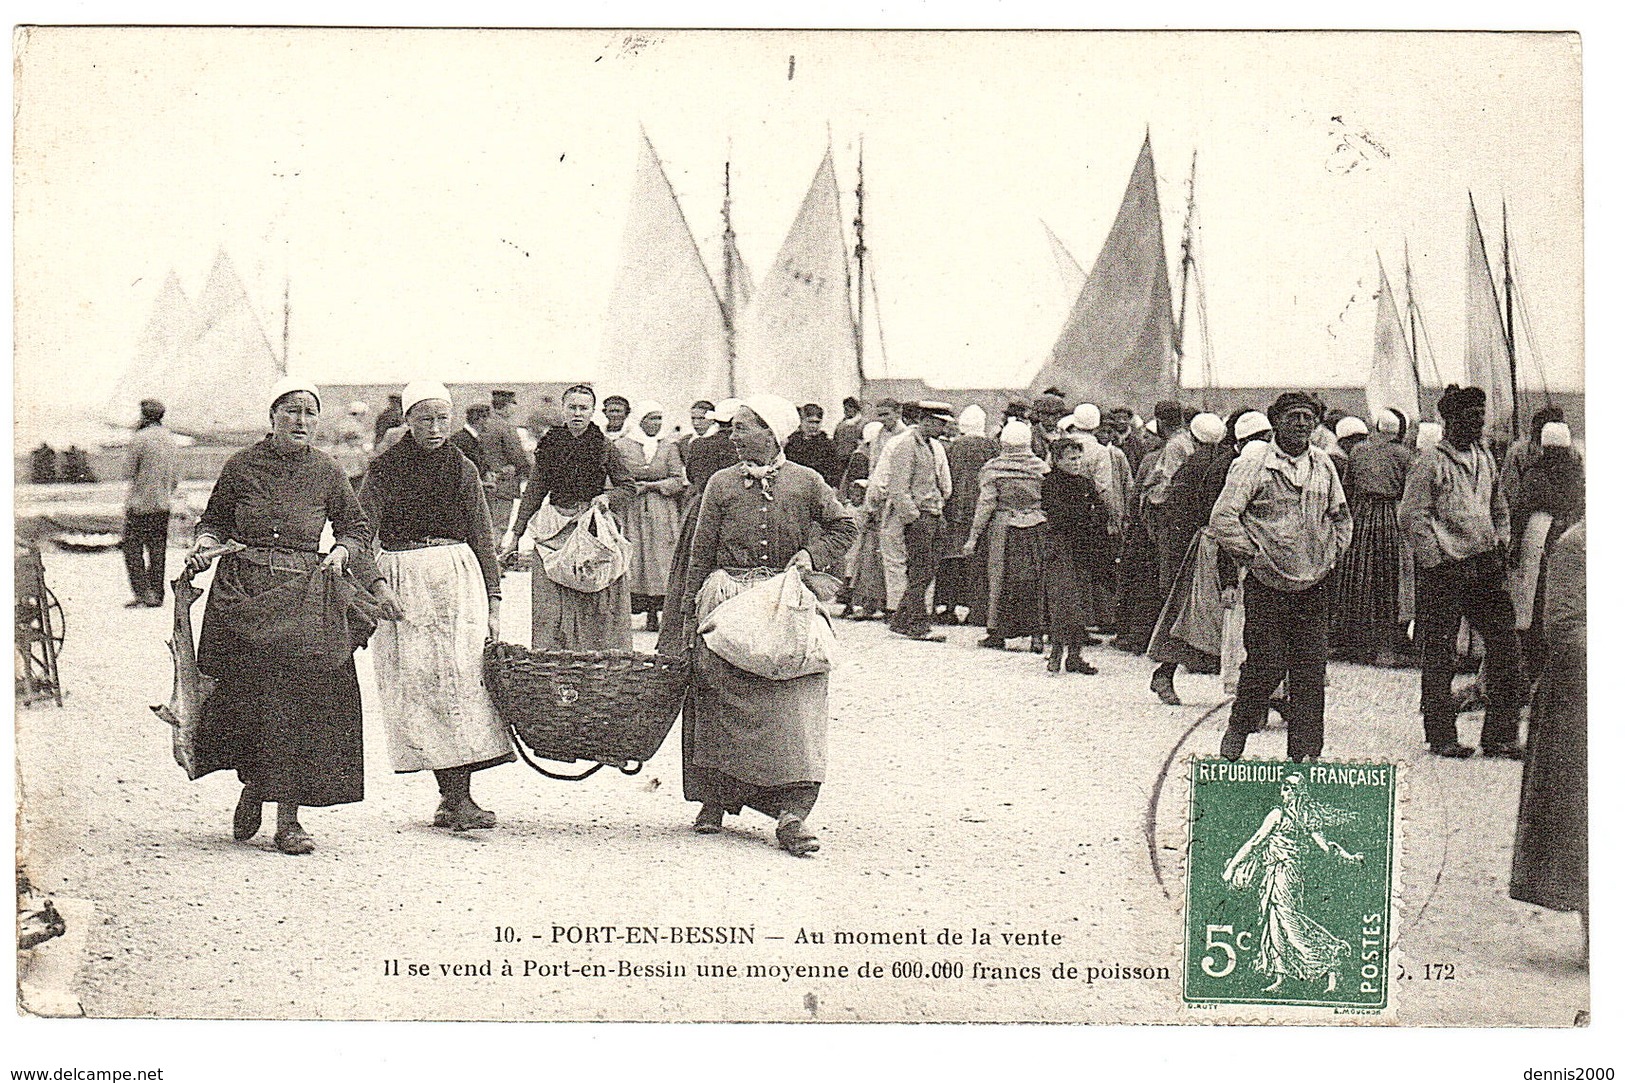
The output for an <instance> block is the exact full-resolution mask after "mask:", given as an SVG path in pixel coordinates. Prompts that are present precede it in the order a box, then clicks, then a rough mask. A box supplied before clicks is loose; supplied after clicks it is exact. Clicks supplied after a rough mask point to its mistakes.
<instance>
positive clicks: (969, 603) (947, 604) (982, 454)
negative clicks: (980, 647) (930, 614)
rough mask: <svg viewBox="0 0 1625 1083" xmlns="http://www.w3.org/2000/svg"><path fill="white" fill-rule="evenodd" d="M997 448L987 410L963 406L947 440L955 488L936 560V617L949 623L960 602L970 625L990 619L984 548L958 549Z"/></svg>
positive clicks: (944, 517) (956, 616)
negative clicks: (981, 480) (956, 430)
mask: <svg viewBox="0 0 1625 1083" xmlns="http://www.w3.org/2000/svg"><path fill="white" fill-rule="evenodd" d="M998 453H999V442H998V441H997V440H995V439H993V438H992V437H990V436H988V435H987V413H986V411H984V410H983V409H982V408H981V407H980V406H977V405H975V404H972V405H970V406H967V407H965V409H964V411H963V412H962V413H960V415H959V435H958V436H956V437H954V438H953V439H952V440H951V441H949V442H948V473H949V476H950V477H951V478H952V480H953V492H952V493H950V494H949V496H948V500H947V503H945V504H944V505H943V508H942V526H943V531H944V536H943V547H942V551H943V553H945V554H946V555H945V556H944V557H943V559H942V561H941V562H940V563H939V564H938V565H937V586H936V601H935V605H936V607H937V614H936V616H937V619H938V620H939V621H941V622H942V623H945V624H958V623H959V610H958V607H959V606H964V607H965V608H966V614H965V623H966V624H972V625H985V624H987V552H986V547H985V546H984V547H983V549H982V550H979V551H978V552H977V553H976V554H973V555H971V556H968V557H967V556H966V555H965V554H964V553H963V552H961V551H960V550H961V547H962V546H964V544H965V539H966V537H968V536H969V535H970V524H971V519H972V518H973V517H974V516H975V515H976V489H977V480H976V479H977V475H978V474H979V473H980V472H981V469H982V467H983V466H985V465H986V464H987V461H988V460H989V459H991V458H993V456H995V455H997V454H998Z"/></svg>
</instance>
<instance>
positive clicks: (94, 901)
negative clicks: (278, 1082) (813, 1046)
mask: <svg viewBox="0 0 1625 1083" xmlns="http://www.w3.org/2000/svg"><path fill="white" fill-rule="evenodd" d="M13 54H14V55H13V61H14V68H15V91H14V95H15V96H14V105H13V110H14V120H15V157H14V191H15V225H14V260H15V266H16V284H15V293H14V326H15V342H14V363H15V367H14V375H13V390H14V393H15V407H14V414H13V426H14V427H13V449H14V457H15V462H16V486H15V494H16V495H15V501H14V507H13V512H14V517H15V518H14V522H15V528H16V535H17V578H16V582H17V592H18V593H17V613H18V616H17V632H16V636H17V653H16V659H17V671H16V682H17V691H16V704H17V707H16V768H17V787H16V794H17V802H18V806H17V817H16V820H17V825H18V835H17V874H18V883H19V920H20V923H21V924H20V928H21V930H22V932H21V937H22V939H21V940H20V944H19V947H20V949H21V950H20V953H19V986H18V988H19V993H18V997H19V999H18V1009H17V1010H18V1011H19V1012H20V1013H22V1014H23V1015H24V1016H28V1017H33V1016H73V1017H77V1016H84V1017H88V1018H92V1019H161V1020H197V1019H209V1020H260V1019H269V1020H392V1021H438V1020H487V1021H551V1022H565V1021H659V1022H736V1021H737V1022H744V1021H756V1022H778V1023H799V1022H804V1023H825V1022H855V1023H898V1022H931V1023H958V1022H1014V1023H1102V1024H1189V1025H1193V1026H1211V1025H1213V1024H1217V1023H1230V1022H1236V1023H1248V1022H1290V1023H1294V1024H1306V1025H1309V1026H1327V1027H1358V1026H1365V1025H1374V1026H1383V1027H1433V1026H1450V1027H1468V1028H1488V1027H1537V1028H1553V1029H1563V1028H1575V1027H1584V1026H1586V1025H1587V1024H1588V1022H1589V1019H1590V1013H1591V1010H1592V989H1591V978H1590V970H1589V947H1588V939H1587V937H1588V933H1589V928H1588V916H1589V912H1590V901H1591V900H1590V889H1589V875H1588V854H1587V849H1586V838H1587V835H1586V831H1587V776H1586V763H1587V731H1586V671H1585V634H1586V633H1585V514H1586V512H1585V508H1586V486H1585V470H1586V464H1587V459H1586V444H1587V437H1588V433H1587V428H1586V411H1585V390H1586V382H1585V365H1584V356H1585V351H1584V339H1583V320H1582V313H1583V282H1582V266H1583V256H1584V245H1583V228H1582V200H1581V181H1582V158H1581V67H1582V66H1581V45H1580V41H1579V38H1578V36H1576V35H1572V34H1560V33H1451V34H1432V33H1376V32H1349V33H1319V32H1316V33H1290V34H1288V33H1270V32H1224V33H1197V32H1177V33H1176V32H1133V33H1088V32H1019V33H1017V32H1008V33H1006V32H976V33H972V32H924V31H896V32H879V31H865V32H817V31H722V30H718V31H700V30H638V29H625V30H454V29H446V30H390V29H364V28H363V29H319V28H308V29H299V28H236V29H233V28H222V27H213V28H188V27H140V28H137V27H50V26H25V27H20V28H18V29H17V30H16V32H15V35H14V39H13ZM51 1025H52V1026H54V1027H57V1028H58V1030H56V1031H54V1032H53V1033H56V1034H60V1035H62V1036H63V1037H62V1040H63V1041H64V1042H71V1041H72V1037H71V1036H72V1033H73V1031H72V1030H71V1028H72V1027H74V1026H80V1025H81V1024H77V1023H58V1024H51ZM17 1067H26V1066H25V1065H20V1064H19V1065H18V1066H17ZM1520 1070H1521V1069H1520Z"/></svg>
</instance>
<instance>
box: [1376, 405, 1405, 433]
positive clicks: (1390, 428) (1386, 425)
mask: <svg viewBox="0 0 1625 1083" xmlns="http://www.w3.org/2000/svg"><path fill="white" fill-rule="evenodd" d="M1404 427H1405V421H1404V419H1403V418H1401V417H1400V416H1399V411H1398V410H1395V409H1393V408H1391V407H1387V406H1385V407H1383V408H1382V410H1381V411H1379V412H1378V414H1377V431H1378V432H1385V433H1390V434H1394V435H1397V434H1398V433H1399V430H1400V429H1402V428H1404Z"/></svg>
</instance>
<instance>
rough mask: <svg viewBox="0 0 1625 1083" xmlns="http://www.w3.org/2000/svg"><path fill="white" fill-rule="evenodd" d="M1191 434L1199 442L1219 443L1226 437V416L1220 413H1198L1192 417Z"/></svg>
mask: <svg viewBox="0 0 1625 1083" xmlns="http://www.w3.org/2000/svg"><path fill="white" fill-rule="evenodd" d="M1191 435H1192V436H1194V437H1195V438H1196V440H1197V441H1198V442H1199V443H1203V444H1217V443H1218V442H1219V441H1220V440H1223V439H1224V418H1222V417H1220V416H1219V415H1218V414H1197V415H1196V416H1195V417H1193V418H1191Z"/></svg>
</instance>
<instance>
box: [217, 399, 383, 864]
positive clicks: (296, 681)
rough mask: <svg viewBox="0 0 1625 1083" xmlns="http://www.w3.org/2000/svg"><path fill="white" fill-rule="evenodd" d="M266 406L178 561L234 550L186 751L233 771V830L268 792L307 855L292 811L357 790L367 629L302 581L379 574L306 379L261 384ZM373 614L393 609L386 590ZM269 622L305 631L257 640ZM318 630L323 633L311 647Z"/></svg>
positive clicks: (373, 578)
mask: <svg viewBox="0 0 1625 1083" xmlns="http://www.w3.org/2000/svg"><path fill="white" fill-rule="evenodd" d="M270 415H271V434H270V435H269V436H267V437H266V438H265V439H264V440H261V441H260V442H259V443H257V444H254V445H253V446H251V447H247V448H244V449H243V450H242V451H239V452H237V453H236V454H235V455H233V456H232V457H231V458H229V459H227V460H226V464H225V466H224V467H223V468H222V469H221V471H220V478H219V480H218V481H216V482H215V486H214V492H213V493H212V494H210V496H209V504H208V507H207V508H206V509H205V510H204V512H203V517H202V518H201V519H200V520H199V522H198V530H197V538H196V542H195V543H194V544H193V546H192V549H191V552H189V553H188V554H187V558H186V563H187V567H189V568H190V569H191V570H192V571H193V572H199V571H202V570H203V569H205V568H207V567H208V565H209V563H210V559H211V558H210V557H209V556H208V554H209V553H210V552H211V551H214V550H218V549H219V548H220V547H221V546H222V545H223V544H224V543H227V542H236V543H238V544H240V545H242V546H244V548H243V549H241V550H240V551H239V552H235V553H232V554H230V555H228V556H225V557H223V558H221V560H220V565H219V568H218V569H217V570H216V572H215V575H214V581H213V582H212V583H211V584H210V588H209V601H208V604H207V607H206V608H205V610H204V614H203V631H202V634H201V635H200V637H199V642H198V652H197V662H198V669H199V670H200V671H202V672H203V673H204V674H205V675H207V676H209V677H213V678H214V679H215V680H216V682H217V683H216V684H215V687H214V691H213V692H212V694H210V695H209V697H208V699H207V700H206V701H205V702H204V706H203V722H202V727H201V730H200V733H199V736H198V750H197V751H198V761H199V766H200V768H201V770H200V774H208V773H209V772H212V771H219V770H225V769H234V770H235V771H236V772H237V777H238V778H239V779H240V780H241V781H242V783H243V792H242V796H241V798H240V799H239V800H238V802H237V810H236V812H235V814H234V815H233V816H232V836H233V837H234V838H236V839H239V840H244V839H249V838H252V837H253V836H254V835H255V834H256V833H258V831H259V828H260V816H261V811H262V806H263V804H264V802H267V801H274V802H276V804H277V813H276V835H275V844H276V848H277V849H278V850H281V851H282V852H283V853H285V854H308V853H310V852H311V851H312V850H314V849H315V842H314V841H313V840H312V838H311V836H310V834H309V832H307V831H306V830H305V829H304V827H303V825H301V824H300V822H299V809H300V808H301V807H302V806H306V805H314V806H319V807H325V806H328V805H342V804H348V803H351V802H355V801H360V800H361V798H362V793H363V788H362V756H361V689H360V687H359V686H358V685H357V683H356V673H355V658H354V654H353V652H354V650H355V647H357V646H360V645H361V644H363V643H365V642H366V637H367V634H368V633H369V632H370V631H371V626H370V623H368V622H367V621H365V620H359V619H358V620H356V621H353V622H346V621H344V620H336V619H335V618H336V614H335V613H334V612H333V608H332V607H331V606H322V605H321V603H320V600H319V599H320V598H321V596H322V593H323V592H322V590H320V589H305V588H304V587H301V586H300V584H301V583H305V584H308V585H309V586H310V587H311V588H321V587H322V586H323V584H321V583H320V582H319V581H317V580H314V579H312V576H313V574H314V575H315V576H324V577H331V579H332V580H333V581H335V582H336V581H339V580H340V578H341V577H343V576H344V575H345V573H346V569H347V568H348V569H349V570H350V571H351V572H352V580H353V581H352V582H351V583H349V584H347V585H346V584H340V587H341V588H342V587H344V586H347V587H348V589H347V590H344V591H343V593H348V594H353V593H354V591H355V584H357V583H359V584H360V585H363V586H368V587H370V586H374V585H375V584H376V583H377V582H378V581H379V576H378V573H377V567H376V565H375V564H374V563H373V559H372V552H371V546H370V544H369V538H370V532H369V530H368V527H367V519H366V516H365V515H364V514H363V513H362V510H361V505H360V503H359V502H358V501H357V500H356V495H355V490H354V489H352V488H351V487H350V482H349V480H348V479H347V478H346V477H345V476H344V471H343V470H342V469H340V467H339V465H338V463H337V462H335V461H334V460H333V458H332V457H331V456H330V455H328V454H327V453H326V452H324V451H321V450H318V449H317V448H316V447H314V446H312V444H311V438H312V436H313V435H314V434H315V431H316V423H317V421H318V419H319V418H320V417H321V396H320V394H319V393H318V392H317V390H316V388H315V386H314V385H312V384H309V383H306V382H303V381H300V380H296V379H292V378H288V379H284V380H282V381H281V382H279V383H278V384H277V385H276V387H274V388H273V389H272V397H271V411H270ZM329 524H331V525H332V528H333V538H334V543H333V547H332V548H331V549H330V550H329V551H328V552H327V553H326V554H323V553H320V552H318V545H319V543H320V541H321V536H322V528H323V527H325V526H328V525H329ZM272 591H276V592H278V593H276V594H270V592H272ZM284 598H286V600H285V601H284V600H283V599H284ZM312 599H316V600H314V601H313V600H312ZM256 603H258V604H257V605H256ZM384 615H385V616H387V617H393V616H398V615H399V611H398V610H397V609H394V608H392V607H391V606H390V605H389V604H388V602H387V599H385V611H384ZM273 623H274V624H275V626H277V627H298V628H301V629H306V630H312V631H314V632H315V635H313V636H311V637H308V638H307V637H300V639H299V641H297V642H296V641H294V640H293V639H292V638H283V639H282V640H281V641H276V640H275V639H274V638H273V640H272V641H270V642H267V640H266V635H265V633H266V629H267V627H268V626H271V625H273ZM346 623H347V624H348V626H347V627H343V626H341V627H336V628H335V625H344V624H346ZM323 632H325V633H327V634H326V635H325V636H324V635H322V634H321V633H323ZM317 638H321V639H325V640H326V641H327V642H326V649H325V650H322V651H321V652H320V653H317V652H316V651H315V650H314V649H313V642H314V640H315V639H317ZM335 641H336V642H335ZM346 644H348V649H346Z"/></svg>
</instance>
